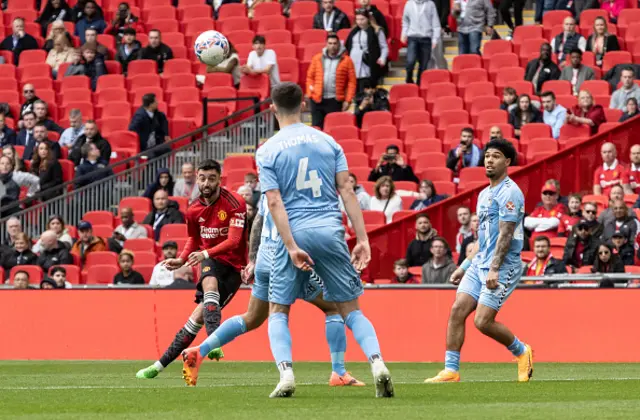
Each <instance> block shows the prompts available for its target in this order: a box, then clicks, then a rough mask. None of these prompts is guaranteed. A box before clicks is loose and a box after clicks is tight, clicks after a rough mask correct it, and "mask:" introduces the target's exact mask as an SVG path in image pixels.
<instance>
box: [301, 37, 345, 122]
mask: <svg viewBox="0 0 640 420" xmlns="http://www.w3.org/2000/svg"><path fill="white" fill-rule="evenodd" d="M355 94H356V71H355V67H354V66H353V61H351V58H350V57H349V56H348V55H347V54H346V49H345V48H344V46H342V44H341V43H340V39H338V36H337V35H336V34H335V33H330V34H329V35H327V46H326V47H325V48H323V50H322V52H321V53H319V54H316V55H315V56H314V57H313V58H312V59H311V65H310V66H309V70H308V71H307V96H308V97H309V98H310V99H311V101H310V102H311V120H312V124H313V126H315V127H319V128H323V126H324V118H325V117H326V115H327V114H330V113H332V112H340V111H346V110H348V109H349V105H350V104H351V101H352V100H353V98H354V96H355Z"/></svg>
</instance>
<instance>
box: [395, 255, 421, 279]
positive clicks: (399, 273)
mask: <svg viewBox="0 0 640 420" xmlns="http://www.w3.org/2000/svg"><path fill="white" fill-rule="evenodd" d="M393 274H394V275H395V277H394V278H393V280H391V283H397V284H420V282H419V281H418V280H417V279H416V278H415V276H414V275H413V274H411V273H410V272H409V265H408V264H407V260H405V259H404V258H401V259H399V260H397V261H396V262H395V263H393Z"/></svg>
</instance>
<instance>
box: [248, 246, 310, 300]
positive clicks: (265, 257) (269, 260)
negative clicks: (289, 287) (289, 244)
mask: <svg viewBox="0 0 640 420" xmlns="http://www.w3.org/2000/svg"><path fill="white" fill-rule="evenodd" d="M262 239H263V240H264V238H262ZM275 251H276V245H275V243H269V244H266V245H261V246H260V249H259V250H258V256H257V257H256V267H255V270H254V281H253V287H252V289H251V295H252V296H253V297H255V298H257V299H260V300H261V301H263V302H268V301H269V276H270V275H271V266H272V264H273V258H274V257H273V256H274V253H275ZM287 258H288V255H287ZM304 274H305V275H306V280H305V282H304V286H303V287H302V289H301V291H300V295H299V296H298V298H299V299H304V300H306V301H307V302H311V301H314V300H315V299H316V298H317V297H318V296H319V295H320V293H322V279H320V278H319V277H318V275H317V274H316V273H315V272H312V273H304Z"/></svg>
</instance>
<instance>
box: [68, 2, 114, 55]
mask: <svg viewBox="0 0 640 420" xmlns="http://www.w3.org/2000/svg"><path fill="white" fill-rule="evenodd" d="M88 28H93V29H95V30H96V32H97V33H99V34H102V33H104V31H105V29H107V24H106V23H105V21H104V19H103V18H102V15H101V14H98V7H97V5H96V3H95V2H94V1H93V0H87V1H86V2H85V6H84V14H83V16H82V18H80V19H78V20H77V21H76V31H75V36H77V37H79V38H80V43H82V44H84V43H85V41H86V38H85V31H86V30H87V29H88Z"/></svg>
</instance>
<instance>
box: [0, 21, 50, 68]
mask: <svg viewBox="0 0 640 420" xmlns="http://www.w3.org/2000/svg"><path fill="white" fill-rule="evenodd" d="M11 27H12V30H13V32H12V33H11V35H9V36H8V37H6V38H5V39H4V40H3V41H2V42H1V43H0V50H5V51H11V52H12V53H13V64H14V65H16V66H17V65H18V61H19V60H20V54H22V51H26V50H37V49H39V48H40V47H39V46H38V42H37V41H36V39H35V38H34V37H32V36H31V35H29V34H28V33H26V32H25V31H24V19H23V18H21V17H17V18H15V19H13V22H12V24H11Z"/></svg>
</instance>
